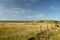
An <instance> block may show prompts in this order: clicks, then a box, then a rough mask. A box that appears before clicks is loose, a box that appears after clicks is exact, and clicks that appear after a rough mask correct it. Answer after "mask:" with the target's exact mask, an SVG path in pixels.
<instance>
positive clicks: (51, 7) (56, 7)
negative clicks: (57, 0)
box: [49, 6, 60, 9]
mask: <svg viewBox="0 0 60 40" xmlns="http://www.w3.org/2000/svg"><path fill="white" fill-rule="evenodd" d="M49 8H50V9H60V7H58V6H50V7H49Z"/></svg>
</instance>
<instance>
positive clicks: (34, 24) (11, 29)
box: [0, 20, 60, 40]
mask: <svg viewBox="0 0 60 40" xmlns="http://www.w3.org/2000/svg"><path fill="white" fill-rule="evenodd" d="M57 25H58V26H59V25H60V21H54V20H40V21H0V40H28V39H31V38H34V39H36V40H38V37H37V36H38V35H39V36H41V38H40V37H39V38H40V39H44V40H45V39H46V40H47V39H48V36H49V39H48V40H57V39H58V40H60V26H59V27H57ZM47 34H48V35H47ZM42 37H45V38H42Z"/></svg>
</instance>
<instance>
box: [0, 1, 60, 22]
mask: <svg viewBox="0 0 60 40" xmlns="http://www.w3.org/2000/svg"><path fill="white" fill-rule="evenodd" d="M0 20H59V21H60V0H0Z"/></svg>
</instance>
